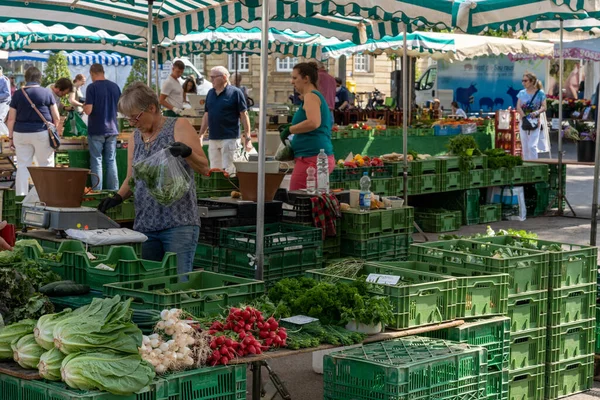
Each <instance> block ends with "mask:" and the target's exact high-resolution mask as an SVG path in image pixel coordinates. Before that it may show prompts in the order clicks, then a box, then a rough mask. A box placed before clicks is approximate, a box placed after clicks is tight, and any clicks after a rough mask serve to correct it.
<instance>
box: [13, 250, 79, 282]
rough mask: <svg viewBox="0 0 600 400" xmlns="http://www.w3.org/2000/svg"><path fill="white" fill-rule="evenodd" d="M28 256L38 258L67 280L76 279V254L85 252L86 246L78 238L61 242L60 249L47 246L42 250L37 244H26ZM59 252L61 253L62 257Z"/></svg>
mask: <svg viewBox="0 0 600 400" xmlns="http://www.w3.org/2000/svg"><path fill="white" fill-rule="evenodd" d="M23 252H24V255H25V257H26V258H29V259H32V260H36V261H37V262H39V263H40V264H42V265H45V266H47V267H49V268H50V269H51V270H52V271H54V272H56V273H57V274H58V275H60V277H61V278H63V279H65V280H74V279H75V265H76V262H75V259H76V257H75V255H76V254H81V255H82V254H85V247H84V246H83V244H82V243H81V242H79V241H77V240H67V241H64V242H62V243H60V246H59V248H58V249H52V248H50V249H48V248H45V249H44V252H43V253H42V252H40V250H39V249H38V247H37V246H25V247H24V249H23ZM58 254H60V259H59V256H58Z"/></svg>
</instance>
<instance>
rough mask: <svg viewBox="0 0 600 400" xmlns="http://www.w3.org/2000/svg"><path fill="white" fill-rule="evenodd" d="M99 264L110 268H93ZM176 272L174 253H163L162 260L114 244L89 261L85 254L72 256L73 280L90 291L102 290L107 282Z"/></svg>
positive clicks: (155, 276)
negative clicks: (84, 285) (86, 286)
mask: <svg viewBox="0 0 600 400" xmlns="http://www.w3.org/2000/svg"><path fill="white" fill-rule="evenodd" d="M100 264H104V265H108V266H110V267H114V270H112V271H109V270H105V269H100V268H97V267H98V266H99V265H100ZM176 274H177V255H176V254H175V253H165V255H164V257H163V260H162V261H149V260H142V259H140V258H138V256H137V255H136V254H135V252H134V251H133V249H132V248H131V247H128V246H114V247H113V248H112V249H111V250H110V251H109V253H108V254H107V255H106V256H102V257H99V258H97V259H95V260H90V259H89V258H88V256H87V254H76V255H75V279H74V280H75V281H76V282H78V283H84V284H86V285H88V286H89V287H90V288H91V289H93V290H102V288H103V286H104V285H106V284H107V283H117V282H128V281H138V280H142V279H148V278H160V277H163V276H169V275H176Z"/></svg>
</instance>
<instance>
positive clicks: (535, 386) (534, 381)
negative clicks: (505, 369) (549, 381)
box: [508, 365, 546, 400]
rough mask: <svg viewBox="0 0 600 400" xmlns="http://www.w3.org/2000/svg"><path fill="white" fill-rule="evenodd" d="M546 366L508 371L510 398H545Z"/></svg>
mask: <svg viewBox="0 0 600 400" xmlns="http://www.w3.org/2000/svg"><path fill="white" fill-rule="evenodd" d="M545 374H546V368H545V366H544V365H538V366H535V367H532V368H526V369H520V370H517V371H511V372H509V373H508V398H509V399H510V400H543V399H544V382H545Z"/></svg>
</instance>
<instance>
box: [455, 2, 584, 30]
mask: <svg viewBox="0 0 600 400" xmlns="http://www.w3.org/2000/svg"><path fill="white" fill-rule="evenodd" d="M575 1H577V0H575ZM594 1H595V0H594ZM557 3H560V5H559V4H557ZM563 3H568V2H563V1H562V0H478V1H475V0H466V1H463V2H461V3H459V4H458V5H457V7H456V10H455V11H456V12H455V15H454V20H453V26H455V27H456V28H458V29H460V30H462V31H463V32H466V33H481V32H483V31H486V30H488V29H498V30H503V31H509V30H512V31H514V32H517V31H529V30H531V28H532V24H533V23H535V22H537V21H552V20H557V21H558V20H560V19H562V20H564V21H568V20H581V19H585V18H589V17H591V16H592V15H590V14H588V13H586V12H585V11H574V10H573V9H571V8H570V7H569V6H568V5H567V4H563Z"/></svg>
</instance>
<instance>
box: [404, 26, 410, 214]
mask: <svg viewBox="0 0 600 400" xmlns="http://www.w3.org/2000/svg"><path fill="white" fill-rule="evenodd" d="M406 29H407V26H406V25H404V34H403V35H402V36H403V37H402V154H403V156H404V174H403V176H404V179H403V181H404V205H405V206H407V205H408V143H407V142H408V115H409V113H408V76H407V72H408V60H407V59H408V57H407V55H406Z"/></svg>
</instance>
